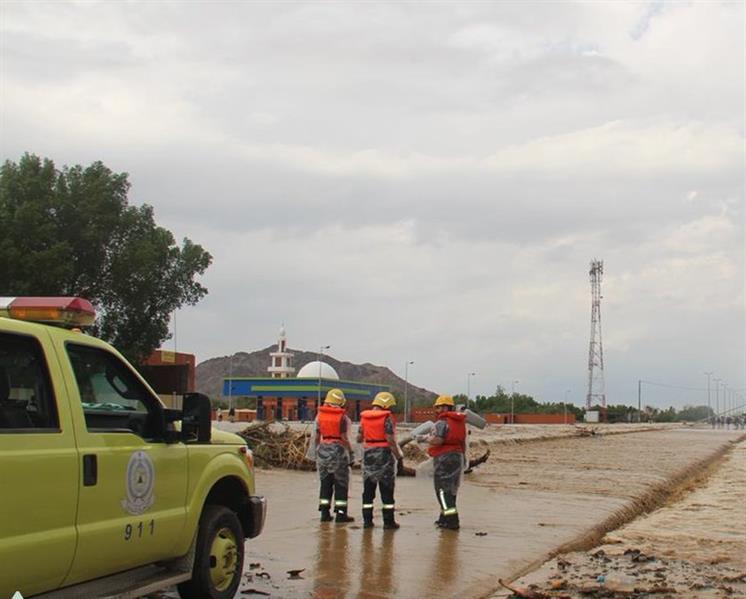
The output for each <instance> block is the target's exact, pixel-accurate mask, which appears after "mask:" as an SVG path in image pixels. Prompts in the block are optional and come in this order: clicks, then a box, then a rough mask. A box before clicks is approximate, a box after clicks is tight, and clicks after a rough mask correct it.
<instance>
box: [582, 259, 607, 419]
mask: <svg viewBox="0 0 746 599" xmlns="http://www.w3.org/2000/svg"><path fill="white" fill-rule="evenodd" d="M588 274H589V275H590V277H591V342H590V347H589V348H588V395H586V397H585V409H586V410H590V409H591V408H593V407H594V406H600V407H601V408H602V410H603V409H605V408H606V392H605V390H604V346H603V343H602V341H601V298H602V297H603V296H602V295H601V278H602V276H603V274H604V263H603V260H595V259H594V260H592V261H591V269H590V271H589V272H588Z"/></svg>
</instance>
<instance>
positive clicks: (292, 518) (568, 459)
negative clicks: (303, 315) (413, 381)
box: [237, 430, 737, 599]
mask: <svg viewBox="0 0 746 599" xmlns="http://www.w3.org/2000/svg"><path fill="white" fill-rule="evenodd" d="M736 436H737V435H735V434H722V433H720V434H718V433H717V432H714V433H712V434H708V433H707V432H706V431H704V432H700V431H684V430H667V431H658V432H647V433H633V434H626V435H613V436H595V437H588V438H573V439H559V440H552V441H543V442H538V443H529V444H523V445H508V446H505V445H501V446H499V447H498V446H495V448H494V449H493V457H492V458H491V459H490V462H488V464H486V465H485V466H483V467H482V468H480V469H479V470H477V471H476V472H475V474H472V475H470V476H469V477H467V479H466V481H465V483H464V484H463V486H462V489H461V493H460V494H459V511H460V513H461V521H462V529H461V530H460V531H459V532H453V531H441V530H438V529H437V528H436V527H435V526H434V525H433V521H434V520H435V518H436V517H437V515H438V514H437V504H436V500H435V496H434V492H433V489H432V481H431V480H428V479H411V478H400V479H398V482H397V494H396V495H397V509H398V510H399V511H398V520H399V522H400V523H401V525H402V527H401V529H399V530H397V531H384V530H383V529H382V527H381V522H380V510H379V509H378V508H379V506H380V504H379V503H378V502H377V505H376V518H377V522H376V528H374V529H372V530H363V529H362V526H361V524H360V522H359V516H360V513H359V512H360V495H361V492H362V483H361V478H360V475H359V474H358V473H355V474H353V477H352V484H351V493H350V505H351V513H352V514H353V515H354V516H355V517H356V518H358V521H356V522H355V523H352V524H347V525H338V524H335V523H325V524H321V523H319V522H318V512H317V511H316V510H317V497H318V483H317V478H316V476H315V474H313V473H302V472H286V471H279V470H274V471H259V472H258V475H257V479H258V482H257V490H258V492H260V493H262V494H264V495H266V496H267V498H268V501H269V516H268V520H267V526H266V529H265V532H264V533H263V534H262V535H261V536H260V537H259V538H257V539H253V540H250V541H248V542H247V547H246V550H247V559H246V563H247V567H246V570H245V573H246V574H245V580H244V582H243V584H242V586H241V590H240V592H239V594H238V595H237V596H238V597H259V596H261V595H259V594H255V593H253V592H251V591H261V592H263V593H269V594H270V596H272V597H318V598H342V597H358V598H364V599H374V598H387V597H456V596H458V597H483V596H486V595H489V594H490V593H491V592H492V591H494V589H495V588H496V587H497V582H496V581H497V578H498V577H509V576H511V575H512V574H515V573H516V572H518V571H520V570H522V569H525V568H526V567H528V566H529V565H530V564H533V563H536V562H537V561H541V560H543V559H544V558H545V557H546V556H547V554H548V553H549V552H550V551H551V550H552V549H554V548H556V547H558V546H560V545H562V544H564V543H567V542H570V541H572V540H574V539H576V538H578V537H579V536H581V535H583V534H584V533H586V532H588V531H589V530H592V529H593V528H594V526H595V525H596V524H597V523H598V522H601V521H603V520H605V519H607V518H609V517H610V516H613V515H614V514H617V513H619V512H620V510H622V509H623V508H625V507H627V506H629V505H630V504H631V502H632V501H633V500H634V499H636V498H638V497H640V496H641V495H643V494H645V493H647V492H649V490H650V489H651V488H653V487H655V486H656V485H661V484H663V483H664V482H665V481H666V480H667V479H668V478H669V477H671V476H672V475H673V474H675V473H677V472H680V471H682V470H684V469H685V468H686V467H687V466H688V465H689V464H691V463H693V462H696V461H698V460H701V459H704V458H706V457H707V456H709V455H712V454H713V453H714V452H715V451H717V450H718V448H719V447H721V446H723V445H724V444H726V443H728V442H729V441H730V440H731V439H733V438H735V437H736ZM250 563H253V564H254V567H253V568H251V567H250V566H249V564H250ZM300 569H303V570H304V571H303V572H302V573H301V575H300V576H301V578H295V579H291V578H290V577H289V575H288V574H287V573H286V572H287V571H288V570H300Z"/></svg>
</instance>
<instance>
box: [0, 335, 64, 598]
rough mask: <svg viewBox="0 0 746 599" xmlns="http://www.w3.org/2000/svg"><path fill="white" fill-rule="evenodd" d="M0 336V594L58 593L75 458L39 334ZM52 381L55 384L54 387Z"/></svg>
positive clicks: (55, 374)
mask: <svg viewBox="0 0 746 599" xmlns="http://www.w3.org/2000/svg"><path fill="white" fill-rule="evenodd" d="M15 328H16V325H14V323H12V322H8V323H7V324H5V323H4V325H3V329H4V331H3V332H1V333H0V597H10V596H12V595H13V594H14V593H15V592H16V591H20V592H21V594H23V596H25V597H28V596H29V595H32V594H35V593H38V592H42V591H46V590H50V589H54V588H57V587H58V586H59V585H60V584H61V583H62V580H63V579H64V578H65V575H66V574H67V572H68V570H69V569H70V565H71V563H72V560H73V554H74V552H75V542H76V537H77V532H76V529H75V512H76V508H77V501H78V456H77V451H76V449H75V435H74V431H73V426H72V422H71V418H70V409H69V405H68V403H67V398H66V394H65V387H64V385H63V384H62V383H61V376H60V369H59V365H58V364H57V363H56V362H54V361H50V362H47V360H46V359H45V355H51V356H54V351H53V350H52V348H51V342H50V340H49V337H48V335H47V334H46V333H45V332H44V333H41V334H40V335H39V336H38V337H36V336H33V335H29V334H28V333H25V334H24V333H23V332H21V328H20V327H18V328H17V331H18V332H15V331H14V330H13V329H15ZM53 381H54V383H53Z"/></svg>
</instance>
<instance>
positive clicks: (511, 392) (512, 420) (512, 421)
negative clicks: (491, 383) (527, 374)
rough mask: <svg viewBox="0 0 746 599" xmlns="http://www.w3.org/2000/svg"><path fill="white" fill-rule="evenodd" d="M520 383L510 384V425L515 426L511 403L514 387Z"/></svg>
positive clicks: (513, 396)
mask: <svg viewBox="0 0 746 599" xmlns="http://www.w3.org/2000/svg"><path fill="white" fill-rule="evenodd" d="M520 382H521V381H519V380H515V381H511V382H510V424H515V409H514V408H513V401H514V400H515V385H516V383H520Z"/></svg>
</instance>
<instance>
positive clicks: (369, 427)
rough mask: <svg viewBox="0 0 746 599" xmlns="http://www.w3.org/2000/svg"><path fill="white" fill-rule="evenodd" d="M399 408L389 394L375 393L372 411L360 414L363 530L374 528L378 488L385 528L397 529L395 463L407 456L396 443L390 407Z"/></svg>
mask: <svg viewBox="0 0 746 599" xmlns="http://www.w3.org/2000/svg"><path fill="white" fill-rule="evenodd" d="M395 405H396V398H394V396H393V395H391V393H389V392H388V391H382V392H381V393H378V394H376V396H375V398H374V399H373V405H372V407H371V409H370V410H365V411H364V412H362V413H361V414H360V428H359V429H358V433H357V442H358V443H363V444H364V445H363V528H371V527H372V526H373V501H374V499H375V498H376V487H378V488H380V489H381V502H382V503H383V527H384V528H387V529H393V530H395V529H397V528H399V524H398V523H397V522H396V520H395V519H394V509H395V507H396V506H395V503H394V486H395V483H396V463H397V460H400V459H402V458H403V457H404V456H403V454H402V452H401V449H400V447H399V445H398V443H397V442H396V420H395V418H394V415H393V414H392V413H391V408H393V407H394V406H395Z"/></svg>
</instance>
